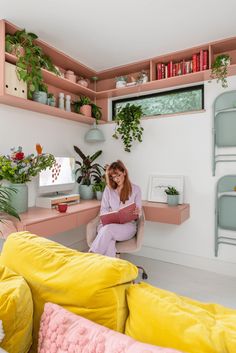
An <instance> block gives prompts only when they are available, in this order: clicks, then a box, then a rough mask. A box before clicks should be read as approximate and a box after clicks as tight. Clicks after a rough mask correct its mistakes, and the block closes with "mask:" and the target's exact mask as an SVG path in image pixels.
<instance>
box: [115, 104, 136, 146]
mask: <svg viewBox="0 0 236 353" xmlns="http://www.w3.org/2000/svg"><path fill="white" fill-rule="evenodd" d="M142 115H143V111H142V107H141V105H135V104H130V103H127V104H126V105H125V106H124V107H123V108H120V109H119V110H118V113H117V114H116V116H115V121H116V124H117V125H116V128H115V133H114V134H113V137H114V138H116V139H118V138H119V136H120V138H121V139H122V141H123V144H124V150H125V151H127V152H130V151H131V147H132V143H133V141H136V140H137V141H139V142H142V134H143V128H142V127H141V126H140V123H141V117H142Z"/></svg>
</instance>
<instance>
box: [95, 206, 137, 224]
mask: <svg viewBox="0 0 236 353" xmlns="http://www.w3.org/2000/svg"><path fill="white" fill-rule="evenodd" d="M135 208H136V204H135V202H133V203H131V204H129V205H127V206H123V207H121V208H120V209H119V210H118V211H111V212H108V213H104V214H102V215H100V219H101V222H102V224H103V225H106V224H110V223H119V224H123V223H127V222H132V221H134V220H135V219H137V215H135V214H134V210H135Z"/></svg>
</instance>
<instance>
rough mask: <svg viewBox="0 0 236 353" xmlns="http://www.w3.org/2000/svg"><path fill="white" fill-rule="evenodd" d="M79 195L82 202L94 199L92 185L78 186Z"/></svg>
mask: <svg viewBox="0 0 236 353" xmlns="http://www.w3.org/2000/svg"><path fill="white" fill-rule="evenodd" d="M79 194H80V198H81V199H82V200H92V199H93V198H94V192H93V185H89V186H88V185H82V184H80V185H79Z"/></svg>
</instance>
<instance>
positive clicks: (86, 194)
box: [74, 146, 104, 200]
mask: <svg viewBox="0 0 236 353" xmlns="http://www.w3.org/2000/svg"><path fill="white" fill-rule="evenodd" d="M74 150H75V152H76V153H78V155H79V156H80V158H81V159H82V161H76V162H75V163H76V164H78V166H79V167H78V168H77V169H76V171H75V173H76V174H77V173H78V178H77V183H79V193H80V196H81V199H84V200H90V199H92V198H93V196H94V193H93V182H95V184H96V183H98V182H100V181H101V177H102V173H103V171H104V169H103V167H102V166H101V165H100V164H98V163H94V161H95V159H97V158H98V157H99V156H100V155H101V154H102V151H101V150H99V151H97V152H96V153H94V154H93V155H91V156H89V155H88V156H86V155H85V154H84V153H83V152H82V151H81V149H80V148H79V147H77V146H74Z"/></svg>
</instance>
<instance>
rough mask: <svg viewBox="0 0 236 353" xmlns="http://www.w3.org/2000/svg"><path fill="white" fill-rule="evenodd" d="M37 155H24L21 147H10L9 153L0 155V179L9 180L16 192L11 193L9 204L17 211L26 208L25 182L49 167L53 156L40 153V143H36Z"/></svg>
mask: <svg viewBox="0 0 236 353" xmlns="http://www.w3.org/2000/svg"><path fill="white" fill-rule="evenodd" d="M36 151H37V155H34V154H33V153H31V154H29V155H25V153H24V152H23V150H22V147H21V146H19V147H18V148H17V149H15V148H12V149H11V154H10V155H2V156H0V180H6V181H8V182H10V184H11V187H12V188H13V189H14V190H16V192H12V193H11V205H12V207H14V208H15V209H16V211H17V212H18V213H21V212H25V211H27V209H28V186H27V184H26V183H27V182H29V181H31V178H32V177H34V176H37V175H38V174H39V172H41V171H42V170H45V169H47V168H51V167H52V166H53V164H54V163H55V158H54V156H53V155H51V154H46V153H42V147H41V145H39V144H37V145H36Z"/></svg>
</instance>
